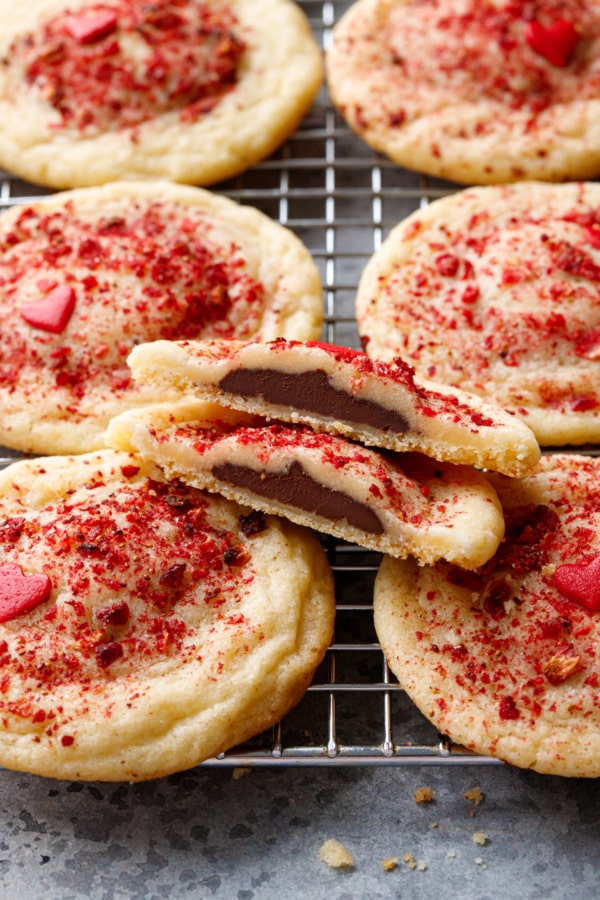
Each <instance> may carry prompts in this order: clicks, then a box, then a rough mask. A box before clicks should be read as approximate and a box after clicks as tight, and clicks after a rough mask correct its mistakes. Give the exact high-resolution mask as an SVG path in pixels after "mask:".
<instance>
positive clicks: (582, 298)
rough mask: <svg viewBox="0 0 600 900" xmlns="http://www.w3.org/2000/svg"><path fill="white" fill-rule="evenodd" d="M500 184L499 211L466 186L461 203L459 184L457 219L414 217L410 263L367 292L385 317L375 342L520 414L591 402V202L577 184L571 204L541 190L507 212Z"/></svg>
mask: <svg viewBox="0 0 600 900" xmlns="http://www.w3.org/2000/svg"><path fill="white" fill-rule="evenodd" d="M552 189H553V188H550V187H549V188H548V190H552ZM510 191H511V189H510V188H507V189H506V194H505V196H500V195H498V197H497V200H498V202H499V203H500V204H501V205H502V210H501V211H499V210H498V209H495V208H492V209H489V210H488V209H483V208H482V207H481V208H479V206H478V205H476V206H475V207H469V192H468V191H467V192H465V193H464V204H465V210H466V211H465V213H464V215H460V205H461V202H462V200H461V199H460V195H459V200H458V205H457V212H459V215H458V216H457V217H456V219H455V220H454V221H453V222H449V221H448V222H446V221H445V219H444V218H443V217H442V218H441V219H440V222H439V225H438V224H435V223H434V224H433V225H430V226H426V227H424V228H423V230H422V232H421V233H420V229H421V228H422V223H420V222H419V218H418V216H417V217H415V219H414V221H413V222H412V232H411V233H409V232H408V229H407V231H406V232H405V234H404V235H403V239H404V240H406V241H411V242H412V241H414V243H413V244H412V250H411V255H410V263H409V264H407V265H406V266H402V265H398V266H396V267H395V269H393V270H391V271H390V272H389V274H388V275H387V276H386V277H385V278H383V277H382V278H381V279H380V288H381V293H380V295H379V297H378V298H373V299H372V300H371V303H372V305H373V306H374V307H377V315H378V317H381V320H382V321H385V322H387V324H388V326H389V327H388V330H387V332H386V333H385V334H384V333H383V332H382V334H381V341H382V342H387V344H388V348H387V349H386V350H385V351H384V350H382V349H381V348H380V349H379V352H380V353H381V354H382V355H386V354H387V353H389V354H390V356H391V355H392V353H394V352H396V353H400V354H402V355H403V356H404V357H405V358H406V359H407V360H408V361H409V362H410V363H411V364H413V365H414V366H415V367H416V369H417V372H418V373H419V374H420V375H421V376H422V377H428V378H431V379H432V380H439V381H440V382H445V383H447V384H455V385H456V386H458V387H461V388H463V389H464V390H467V391H472V392H473V393H480V394H483V395H489V396H492V397H494V398H495V399H496V400H497V401H498V402H499V403H500V404H501V405H503V406H505V407H506V408H509V409H511V410H512V411H514V412H517V413H518V414H519V415H523V416H527V414H528V409H529V408H531V407H543V408H544V409H549V410H556V411H559V412H562V413H566V414H571V413H573V412H581V411H588V410H600V391H599V389H598V379H597V378H593V377H592V375H591V371H590V366H589V363H590V361H591V362H593V361H596V360H598V359H600V293H599V291H598V285H599V284H600V264H599V262H598V260H597V255H598V253H597V251H598V246H599V239H598V235H599V234H600V207H598V206H597V205H595V204H591V203H590V202H589V201H587V200H586V197H585V191H584V189H583V188H582V189H581V190H580V194H581V197H579V198H577V199H574V200H573V202H572V205H571V206H570V207H569V203H568V201H567V202H566V203H563V201H562V200H561V198H560V197H557V198H556V199H553V198H551V197H549V198H547V199H546V198H543V197H540V198H539V201H540V202H539V203H536V202H534V201H533V200H532V202H531V204H530V207H529V208H528V209H524V208H523V206H524V203H523V201H524V200H526V197H525V196H523V198H519V197H515V203H514V207H512V214H511V206H510ZM482 199H483V198H482ZM490 202H492V203H493V200H492V199H491V198H490ZM546 204H547V208H546V209H544V206H546ZM561 206H562V207H563V208H562V209H560V208H559V207H561ZM553 207H554V208H553ZM469 208H472V209H473V210H474V211H473V212H472V214H470V215H469V214H468V210H469ZM399 240H400V246H401V245H402V239H400V238H399ZM450 245H451V248H452V249H451V252H450V251H449V249H448V248H449V247H450ZM369 314H370V313H369ZM369 325H370V320H369V318H368V316H366V315H365V319H364V323H363V326H362V327H363V331H364V330H366V329H368V328H369ZM364 339H365V343H366V344H367V346H368V341H369V338H368V335H367V334H365V335H364ZM560 369H563V370H564V372H565V375H560V374H559V372H560Z"/></svg>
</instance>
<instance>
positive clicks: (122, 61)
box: [9, 0, 245, 136]
mask: <svg viewBox="0 0 600 900" xmlns="http://www.w3.org/2000/svg"><path fill="white" fill-rule="evenodd" d="M236 24H237V23H236V19H235V17H234V15H233V13H232V11H231V10H230V9H229V8H228V7H227V5H226V4H223V5H221V4H219V5H218V6H216V5H215V4H209V3H202V2H192V0H164V2H161V3H147V2H145V0H118V2H115V3H106V4H103V3H95V4H91V5H89V6H86V7H85V9H84V10H82V11H77V12H71V11H69V10H68V9H66V10H65V11H64V12H63V13H61V14H60V15H58V16H55V17H53V18H51V19H49V20H48V21H46V22H45V23H44V25H43V26H42V27H41V28H40V30H39V31H38V32H36V33H33V34H26V35H24V36H23V37H21V38H19V39H18V40H17V41H15V42H14V43H13V45H12V46H11V48H10V51H9V57H10V61H11V64H13V65H14V64H15V63H17V64H18V63H21V65H22V66H23V69H24V74H25V79H26V82H27V83H28V84H29V85H30V86H31V88H32V89H33V90H35V91H36V93H37V94H38V95H39V96H41V97H42V98H43V100H44V101H45V102H47V103H48V104H49V105H50V106H51V107H52V108H53V109H54V110H55V111H56V113H58V116H59V123H60V124H59V125H57V126H56V127H62V128H76V129H78V130H79V131H80V132H83V133H84V134H85V135H86V136H90V135H94V134H98V133H100V132H105V131H109V130H114V129H122V128H135V127H136V126H138V125H141V124H142V123H143V122H146V121H147V120H149V119H152V118H154V117H156V116H159V115H162V114H164V113H169V112H179V115H180V116H181V118H182V119H183V120H185V121H188V122H193V121H195V120H196V119H197V118H199V117H200V116H201V115H203V114H205V113H207V112H210V110H211V109H213V108H214V107H215V106H216V104H217V103H218V102H219V101H220V100H221V98H222V97H223V96H224V95H225V94H227V93H228V92H229V91H231V90H232V89H233V88H234V87H235V84H236V81H237V70H238V65H239V62H240V59H241V57H242V55H243V53H244V50H245V44H244V41H243V40H242V39H241V38H240V37H239V36H238V35H237V34H236Z"/></svg>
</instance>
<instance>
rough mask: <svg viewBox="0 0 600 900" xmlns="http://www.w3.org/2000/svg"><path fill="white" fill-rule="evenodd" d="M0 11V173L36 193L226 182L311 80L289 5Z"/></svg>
mask: <svg viewBox="0 0 600 900" xmlns="http://www.w3.org/2000/svg"><path fill="white" fill-rule="evenodd" d="M0 15H1V18H2V24H3V27H2V35H1V38H0V56H1V58H2V61H3V62H2V66H1V67H0V164H1V165H2V166H4V167H5V168H6V169H8V170H9V171H12V172H15V173H16V174H17V175H20V176H21V177H22V178H25V179H27V180H28V181H33V182H36V183H38V184H45V185H48V186H49V187H54V188H75V187H89V186H93V185H98V184H104V183H106V182H109V181H118V180H120V179H136V178H168V179H171V180H172V181H179V182H185V183H189V184H203V185H206V184H211V183H213V182H216V181H219V180H222V179H224V178H229V177H231V176H233V175H235V174H237V173H239V172H241V171H243V170H244V169H246V168H248V167H249V166H251V165H253V164H254V163H256V162H258V161H259V160H261V159H263V158H265V157H267V156H269V155H270V154H271V153H272V152H273V151H274V150H275V149H276V147H278V146H279V145H280V144H281V143H282V142H283V141H284V140H285V138H287V137H288V135H289V134H291V133H292V132H293V131H294V130H295V128H296V127H297V125H298V124H299V122H300V121H301V119H302V118H303V116H304V115H305V113H306V112H307V111H308V109H309V108H310V106H311V103H312V101H313V99H314V97H315V95H316V93H317V91H318V90H319V87H320V86H321V83H322V80H323V65H322V59H321V55H322V54H321V49H320V47H319V46H318V44H317V42H316V40H315V38H314V36H313V34H312V32H311V29H310V24H309V22H308V20H307V18H306V16H305V15H304V13H303V12H302V10H301V9H300V8H299V6H298V4H296V3H293V2H291V0H161V2H160V3H148V2H145V0H103V2H102V3H96V2H91V0H70V2H65V0H42V2H40V0H37V2H35V3H26V4H21V5H20V6H19V5H15V4H14V3H12V2H10V0H1V2H0Z"/></svg>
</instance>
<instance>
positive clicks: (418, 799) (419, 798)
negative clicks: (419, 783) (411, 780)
mask: <svg viewBox="0 0 600 900" xmlns="http://www.w3.org/2000/svg"><path fill="white" fill-rule="evenodd" d="M434 797H435V792H434V791H433V790H432V789H431V788H430V787H422V788H419V789H418V790H416V791H415V803H431V801H432V800H433V799H434Z"/></svg>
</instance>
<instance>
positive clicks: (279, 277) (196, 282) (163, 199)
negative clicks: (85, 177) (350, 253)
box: [0, 182, 323, 454]
mask: <svg viewBox="0 0 600 900" xmlns="http://www.w3.org/2000/svg"><path fill="white" fill-rule="evenodd" d="M0 246H1V248H2V255H1V258H0V319H1V321H2V331H1V334H0V443H2V444H4V445H6V446H7V447H11V448H13V449H16V450H20V451H28V452H33V453H40V454H46V453H47V454H61V453H80V452H86V451H90V450H94V449H98V448H100V447H102V446H104V439H103V433H104V429H105V427H106V425H107V423H108V421H109V419H110V418H112V417H113V416H115V415H117V414H118V413H119V412H121V411H123V410H124V409H128V408H130V407H132V406H141V405H144V404H145V403H148V402H156V401H157V400H162V399H166V395H165V392H164V391H160V392H159V393H157V392H156V391H153V390H151V389H146V388H141V387H139V386H138V385H135V384H133V383H132V380H131V373H130V371H129V369H128V367H127V362H126V359H127V355H128V353H129V352H130V351H131V349H132V347H133V346H134V345H135V344H137V343H140V342H144V341H149V340H157V339H159V338H162V339H169V340H173V339H184V338H185V339H189V338H207V337H220V338H244V339H248V338H250V337H260V338H261V339H265V340H268V339H270V338H274V337H276V336H278V335H285V336H288V337H294V338H314V337H318V336H319V334H320V329H321V321H322V316H323V304H322V296H321V284H320V279H319V274H318V270H317V267H316V264H315V263H314V261H313V259H312V257H311V255H310V254H309V252H308V250H307V249H306V248H305V247H304V246H303V244H302V243H301V242H300V241H299V240H298V238H296V237H295V235H294V234H293V233H292V232H291V231H289V230H288V229H286V228H284V227H282V226H281V225H279V224H277V223H275V222H273V221H272V220H271V219H270V218H269V217H268V216H266V215H264V214H263V213H260V212H258V210H255V209H252V208H251V207H243V206H240V205H238V204H236V203H234V202H233V201H231V200H228V199H227V198H225V197H221V196H219V195H217V194H214V193H211V192H208V191H204V190H202V189H201V188H194V187H188V186H184V185H174V184H172V183H170V182H156V183H153V184H150V183H148V182H119V183H115V184H112V185H104V186H102V187H98V188H82V189H81V190H78V191H70V192H64V193H59V194H55V195H53V196H51V197H48V198H47V199H45V200H40V201H39V202H35V203H31V204H27V205H24V206H19V207H14V208H13V209H11V210H10V211H9V212H7V213H5V214H4V215H2V216H1V217H0Z"/></svg>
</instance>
